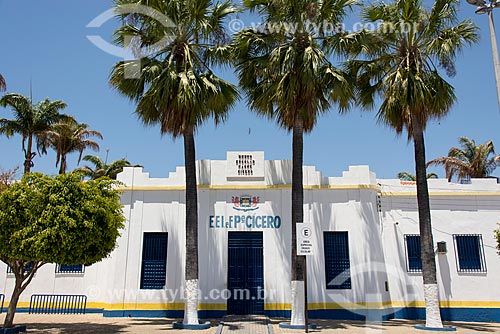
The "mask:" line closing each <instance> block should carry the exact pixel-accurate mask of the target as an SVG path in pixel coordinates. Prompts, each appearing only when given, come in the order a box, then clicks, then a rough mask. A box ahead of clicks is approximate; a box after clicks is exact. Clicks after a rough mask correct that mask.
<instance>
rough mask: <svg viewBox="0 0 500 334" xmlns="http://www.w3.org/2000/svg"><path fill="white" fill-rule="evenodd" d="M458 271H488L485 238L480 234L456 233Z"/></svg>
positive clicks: (454, 239) (454, 238) (454, 237)
mask: <svg viewBox="0 0 500 334" xmlns="http://www.w3.org/2000/svg"><path fill="white" fill-rule="evenodd" d="M453 241H454V243H455V254H456V256H455V259H456V262H457V269H458V272H466V273H467V272H486V261H485V258H484V251H483V238H482V236H481V235H480V234H454V235H453Z"/></svg>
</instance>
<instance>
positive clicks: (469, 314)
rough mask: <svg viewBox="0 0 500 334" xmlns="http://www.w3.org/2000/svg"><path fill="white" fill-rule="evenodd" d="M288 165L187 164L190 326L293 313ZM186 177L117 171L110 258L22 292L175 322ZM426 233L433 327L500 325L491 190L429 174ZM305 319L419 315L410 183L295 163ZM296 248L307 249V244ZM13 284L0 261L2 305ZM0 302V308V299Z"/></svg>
mask: <svg viewBox="0 0 500 334" xmlns="http://www.w3.org/2000/svg"><path fill="white" fill-rule="evenodd" d="M291 166H292V165H291V161H288V160H275V161H266V160H265V159H264V153H263V152H228V154H227V159H226V160H201V161H198V162H197V177H198V201H199V209H198V215H199V221H198V224H199V236H198V244H199V283H200V304H199V309H200V314H199V315H200V317H201V318H204V317H221V316H223V315H225V314H267V315H269V316H280V317H289V316H290V307H291V306H290V303H291V287H290V277H291V275H290V272H291V268H290V262H291V243H292V240H291V234H292V233H291V178H292V177H291ZM184 176H185V174H184V168H177V169H176V171H175V172H172V173H170V174H169V176H168V177H167V178H151V177H149V174H148V173H145V172H144V171H143V169H142V168H137V167H135V168H132V167H128V168H125V169H124V171H123V173H121V174H120V175H119V177H118V179H119V180H120V181H121V182H122V183H123V194H122V203H123V206H124V215H125V217H126V223H125V224H126V228H125V229H124V230H123V231H122V235H121V237H120V238H119V240H118V246H117V248H116V249H115V250H114V251H113V253H112V254H111V256H110V257H109V258H108V259H105V260H103V261H102V262H100V263H98V264H95V265H93V266H90V267H83V266H59V265H56V264H47V265H45V266H44V267H42V268H41V269H40V270H39V272H38V273H37V274H36V277H35V278H34V279H33V281H32V283H31V284H30V285H29V286H28V288H27V289H26V291H25V292H24V293H23V295H22V296H21V301H20V303H19V310H20V311H27V310H29V307H30V301H31V303H32V305H31V306H32V307H33V298H35V299H36V298H37V297H33V296H36V295H70V296H76V295H78V296H85V298H86V310H87V312H102V313H103V315H104V316H118V317H122V316H161V317H181V316H182V314H183V310H184V304H183V298H182V297H183V291H182V284H183V281H184V257H185V198H184V189H185V187H184V184H185V182H184ZM428 182H429V191H430V198H431V210H432V224H433V234H434V241H435V245H436V264H437V270H438V273H437V276H438V283H439V292H440V303H441V310H442V311H441V312H442V317H443V319H445V320H446V319H447V320H464V321H500V289H499V287H500V284H499V283H498V277H497V274H500V257H499V255H498V254H497V249H496V240H495V239H494V232H493V231H494V230H495V229H497V228H498V225H497V224H498V222H500V184H497V183H496V180H493V179H473V180H472V182H471V183H470V184H455V183H449V182H447V180H445V179H431V180H429V181H428ZM299 229H300V232H299V231H298V234H299V235H301V236H302V237H301V239H302V245H303V246H300V245H299V249H300V248H303V251H305V252H308V253H309V255H307V270H308V286H307V289H308V306H309V310H310V317H311V318H334V319H373V320H375V319H388V318H404V319H418V318H423V317H424V315H425V312H424V302H423V283H422V273H421V261H420V237H419V235H418V234H419V228H418V211H417V202H416V188H415V184H414V183H412V182H402V181H400V180H392V179H377V178H376V176H375V174H374V173H373V172H371V171H370V170H369V168H368V167H367V166H351V167H349V170H348V171H346V172H344V173H343V174H342V176H341V177H324V176H323V175H322V174H321V172H319V171H317V170H316V169H315V168H314V167H310V166H305V167H304V223H303V225H299ZM304 240H305V241H304ZM13 283H14V277H13V275H12V274H10V273H8V270H7V266H6V265H5V264H3V263H1V264H0V294H3V295H4V296H5V299H6V300H5V303H4V306H3V307H4V309H5V308H6V306H7V304H8V298H9V296H10V294H11V292H12V286H13ZM0 302H1V300H0Z"/></svg>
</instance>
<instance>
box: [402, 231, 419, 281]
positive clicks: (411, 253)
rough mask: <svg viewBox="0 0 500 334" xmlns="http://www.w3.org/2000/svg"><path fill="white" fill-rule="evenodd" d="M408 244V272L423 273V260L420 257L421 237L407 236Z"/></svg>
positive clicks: (416, 235)
mask: <svg viewBox="0 0 500 334" xmlns="http://www.w3.org/2000/svg"><path fill="white" fill-rule="evenodd" d="M405 243H406V270H407V271H408V272H409V273H420V272H422V258H421V255H420V235H418V234H407V235H405Z"/></svg>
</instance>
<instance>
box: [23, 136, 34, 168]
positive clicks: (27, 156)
mask: <svg viewBox="0 0 500 334" xmlns="http://www.w3.org/2000/svg"><path fill="white" fill-rule="evenodd" d="M32 148H33V135H32V134H30V135H29V136H28V148H27V149H26V151H25V152H24V174H28V173H29V172H31V164H32V162H31V161H32V159H33V153H32V152H31V150H32Z"/></svg>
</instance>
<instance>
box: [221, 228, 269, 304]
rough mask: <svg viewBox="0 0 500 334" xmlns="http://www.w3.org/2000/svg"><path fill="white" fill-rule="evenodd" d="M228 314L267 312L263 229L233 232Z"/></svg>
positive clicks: (230, 245) (230, 253) (230, 254)
mask: <svg viewBox="0 0 500 334" xmlns="http://www.w3.org/2000/svg"><path fill="white" fill-rule="evenodd" d="M228 244H229V247H228V249H229V252H228V253H229V254H228V263H229V266H228V268H229V270H228V280H227V282H228V283H227V285H228V290H229V291H230V293H231V295H230V298H229V299H228V300H227V313H228V314H263V313H264V256H263V242H262V232H229V242H228Z"/></svg>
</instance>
